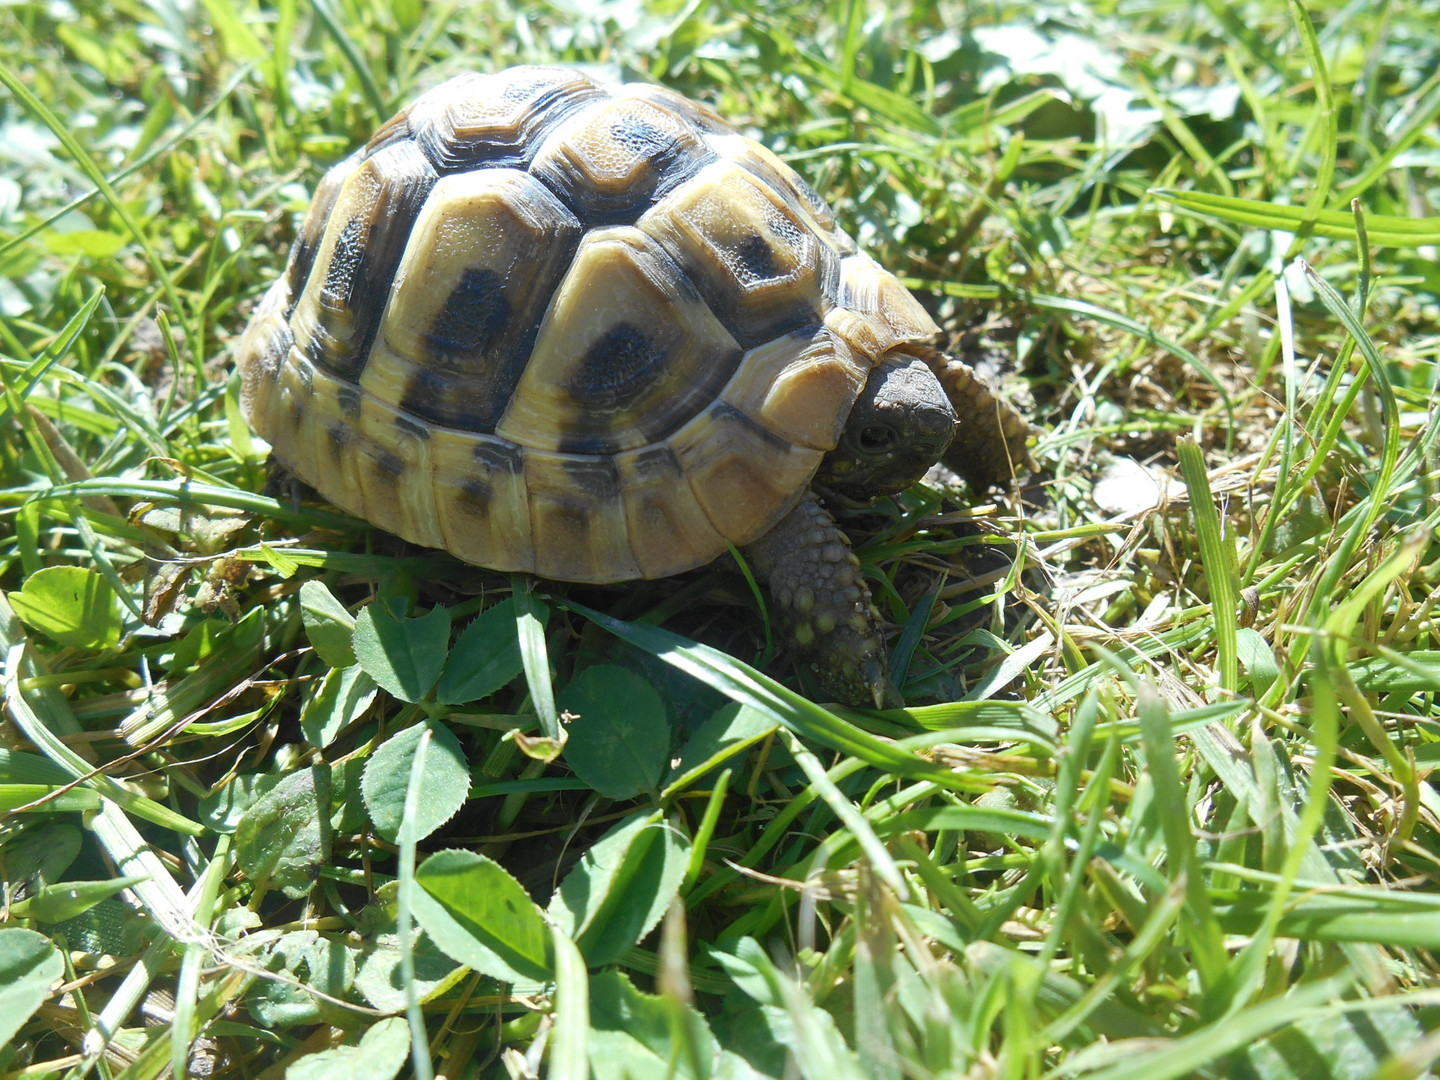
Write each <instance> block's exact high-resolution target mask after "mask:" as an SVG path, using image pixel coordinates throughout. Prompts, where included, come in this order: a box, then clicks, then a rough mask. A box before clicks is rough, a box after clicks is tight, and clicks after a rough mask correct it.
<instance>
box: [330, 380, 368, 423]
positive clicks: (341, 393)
mask: <svg viewBox="0 0 1440 1080" xmlns="http://www.w3.org/2000/svg"><path fill="white" fill-rule="evenodd" d="M364 396H365V395H364V394H363V393H362V392H361V390H360V388H359V387H358V386H351V385H350V384H349V383H341V384H340V385H339V386H338V387H336V389H335V401H336V403H337V404H338V405H339V406H340V411H341V412H342V413H344V414H345V415H346V416H348V417H349V418H350V419H351V420H355V419H357V418H358V417H359V416H360V400H361V398H363V397H364Z"/></svg>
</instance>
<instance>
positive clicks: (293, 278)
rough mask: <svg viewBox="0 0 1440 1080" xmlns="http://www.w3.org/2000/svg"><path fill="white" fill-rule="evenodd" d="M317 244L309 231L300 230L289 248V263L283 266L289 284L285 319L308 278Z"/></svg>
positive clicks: (313, 262)
mask: <svg viewBox="0 0 1440 1080" xmlns="http://www.w3.org/2000/svg"><path fill="white" fill-rule="evenodd" d="M318 246H319V245H318V244H316V243H315V242H314V241H313V240H312V239H311V237H310V234H309V233H305V232H302V233H301V234H300V235H299V236H298V237H297V238H296V240H295V246H294V247H292V248H291V249H290V263H289V265H288V266H286V267H285V278H286V281H287V283H288V284H289V286H290V309H289V311H286V312H285V317H286V318H287V319H288V318H289V317H290V312H292V311H294V310H295V304H296V302H297V301H298V300H299V299H300V293H301V291H302V290H303V289H304V288H305V282H306V281H308V280H309V278H310V268H311V267H312V266H314V265H315V251H316V248H317V247H318Z"/></svg>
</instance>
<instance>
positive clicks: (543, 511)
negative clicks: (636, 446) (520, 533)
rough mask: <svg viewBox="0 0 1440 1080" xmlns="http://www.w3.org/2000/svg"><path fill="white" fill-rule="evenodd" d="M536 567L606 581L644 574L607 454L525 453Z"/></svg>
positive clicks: (544, 573) (554, 574)
mask: <svg viewBox="0 0 1440 1080" xmlns="http://www.w3.org/2000/svg"><path fill="white" fill-rule="evenodd" d="M525 487H526V489H527V491H528V492H529V495H530V530H531V535H532V536H534V537H536V538H537V539H538V541H539V542H538V543H537V544H536V545H535V573H537V574H539V575H540V576H541V577H545V578H555V579H559V580H561V581H585V582H593V583H596V584H604V583H606V582H613V581H633V580H634V579H635V578H638V577H640V576H641V573H640V566H639V564H638V563H636V561H635V556H634V553H633V552H632V551H631V549H630V536H629V527H628V525H627V523H626V520H625V504H624V501H623V500H622V499H621V498H620V476H619V472H618V471H617V469H616V468H615V463H614V461H613V460H611V459H610V458H608V457H597V456H590V455H586V454H556V453H550V452H547V451H543V450H527V451H526V453H525Z"/></svg>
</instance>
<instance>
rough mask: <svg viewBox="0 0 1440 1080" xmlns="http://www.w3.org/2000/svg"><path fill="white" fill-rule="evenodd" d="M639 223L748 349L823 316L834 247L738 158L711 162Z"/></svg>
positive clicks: (831, 279)
mask: <svg viewBox="0 0 1440 1080" xmlns="http://www.w3.org/2000/svg"><path fill="white" fill-rule="evenodd" d="M638 225H639V227H640V228H641V229H643V230H644V231H645V232H647V233H649V234H650V235H651V236H653V237H655V239H656V240H657V241H659V243H660V245H661V246H662V247H663V248H665V250H666V251H668V252H669V253H670V254H671V255H672V256H673V257H674V258H675V260H676V261H677V262H678V263H679V264H680V266H681V267H682V268H683V269H684V270H685V272H686V273H687V274H688V275H689V276H690V277H691V278H692V279H693V280H694V281H695V283H696V284H697V285H698V286H699V288H700V292H701V294H702V295H704V297H705V299H706V301H707V302H708V303H709V304H710V306H711V307H712V308H713V309H714V310H715V313H716V315H718V316H719V317H720V320H721V321H722V322H723V323H724V324H725V326H726V328H727V329H729V330H730V332H731V333H732V334H734V335H735V337H736V339H737V340H738V341H739V342H740V343H741V344H742V345H744V346H746V347H747V348H748V347H751V346H754V345H759V344H762V343H764V342H766V341H769V340H771V339H772V338H775V337H778V336H779V335H781V334H787V333H789V332H790V331H792V330H795V329H798V328H799V327H802V326H807V325H810V324H814V323H818V322H820V321H821V319H822V318H823V317H824V313H825V311H826V309H827V308H828V307H829V306H830V302H831V297H833V295H834V281H835V274H836V272H837V267H836V265H835V256H834V252H832V251H831V250H830V248H829V247H828V245H825V244H822V243H821V242H820V241H819V239H818V238H817V237H816V236H815V234H814V233H813V232H812V231H811V230H810V228H809V227H808V226H806V225H805V224H804V223H803V222H802V221H801V220H800V219H799V217H798V216H797V215H796V214H795V213H794V211H793V210H792V209H791V208H790V207H788V206H787V205H785V203H783V202H782V201H781V199H780V196H779V195H777V194H776V193H775V192H773V191H771V190H770V188H769V187H768V186H767V185H766V184H764V183H763V182H762V181H760V180H759V179H757V178H756V177H754V176H752V175H751V174H750V173H748V172H746V171H745V170H744V169H742V168H741V167H740V166H739V165H736V164H735V163H734V162H731V161H723V160H722V161H717V162H714V163H713V164H711V165H708V166H706V167H705V168H704V169H702V170H701V171H700V172H699V173H698V174H697V175H696V176H695V177H694V178H692V179H691V180H690V181H689V182H688V183H686V184H684V185H682V186H681V187H679V188H677V189H676V190H675V191H674V192H672V193H671V194H670V195H669V196H668V197H667V198H665V199H664V200H662V201H661V202H660V203H659V204H657V205H656V206H655V208H654V209H652V210H651V211H650V212H649V213H647V214H646V215H645V216H644V217H642V218H641V219H640V221H639V223H638Z"/></svg>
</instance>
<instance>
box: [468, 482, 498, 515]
mask: <svg viewBox="0 0 1440 1080" xmlns="http://www.w3.org/2000/svg"><path fill="white" fill-rule="evenodd" d="M460 497H461V499H463V500H464V501H465V502H467V503H469V504H470V512H471V513H473V514H484V513H486V512H487V511H488V510H489V509H490V504H491V503H492V502H494V501H495V489H494V488H493V487H491V486H490V485H489V484H487V483H485V481H483V480H477V479H476V478H475V477H473V476H469V477H466V478H465V479H464V480H462V481H461V482H460Z"/></svg>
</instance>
